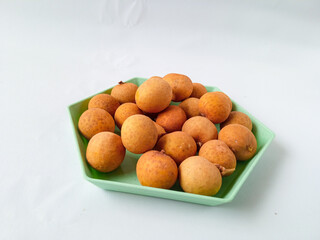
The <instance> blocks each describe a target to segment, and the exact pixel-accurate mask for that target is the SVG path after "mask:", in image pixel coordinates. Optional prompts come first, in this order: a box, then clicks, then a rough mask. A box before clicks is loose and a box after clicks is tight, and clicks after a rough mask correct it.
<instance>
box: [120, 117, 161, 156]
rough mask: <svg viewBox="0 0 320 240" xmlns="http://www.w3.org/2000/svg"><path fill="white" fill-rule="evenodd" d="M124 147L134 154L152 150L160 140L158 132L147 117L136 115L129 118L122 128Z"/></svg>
mask: <svg viewBox="0 0 320 240" xmlns="http://www.w3.org/2000/svg"><path fill="white" fill-rule="evenodd" d="M121 139H122V142H123V145H124V146H125V148H126V149H127V150H129V151H130V152H132V153H136V154H140V153H144V152H146V151H148V150H151V149H152V148H153V147H154V145H155V144H156V142H157V140H158V131H157V128H156V126H155V125H154V123H153V121H152V120H151V119H150V118H148V117H147V116H144V115H140V114H136V115H132V116H130V117H128V118H127V119H126V120H125V121H124V123H123V124H122V128H121Z"/></svg>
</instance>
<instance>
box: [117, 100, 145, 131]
mask: <svg viewBox="0 0 320 240" xmlns="http://www.w3.org/2000/svg"><path fill="white" fill-rule="evenodd" d="M135 114H142V111H141V110H140V109H139V108H138V106H137V104H135V103H124V104H122V105H120V107H118V109H117V111H116V113H115V114H114V120H115V121H116V124H117V126H118V128H120V129H121V127H122V124H123V123H124V121H125V120H126V119H127V118H128V117H130V116H132V115H135Z"/></svg>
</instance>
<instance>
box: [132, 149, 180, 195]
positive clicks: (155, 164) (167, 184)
mask: <svg viewBox="0 0 320 240" xmlns="http://www.w3.org/2000/svg"><path fill="white" fill-rule="evenodd" d="M136 172H137V177H138V180H139V182H140V184H141V185H143V186H148V187H156V188H164V189H169V188H171V187H172V186H173V185H174V184H175V182H176V181H177V178H178V167H177V165H176V163H175V162H174V161H173V159H172V158H171V157H169V156H168V155H166V154H164V153H162V152H158V151H154V150H152V151H148V152H146V153H144V154H143V155H142V156H141V157H140V158H139V160H138V162H137V166H136Z"/></svg>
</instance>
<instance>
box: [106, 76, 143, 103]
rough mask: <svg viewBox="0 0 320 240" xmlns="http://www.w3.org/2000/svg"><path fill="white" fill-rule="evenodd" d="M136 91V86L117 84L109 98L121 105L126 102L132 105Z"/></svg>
mask: <svg viewBox="0 0 320 240" xmlns="http://www.w3.org/2000/svg"><path fill="white" fill-rule="evenodd" d="M137 89H138V86H137V85H135V84H134V83H124V82H122V81H121V82H119V85H117V86H115V87H114V88H113V89H112V91H111V96H113V97H114V98H115V99H117V100H118V101H119V102H120V103H121V104H122V103H127V102H131V103H134V102H135V95H136V91H137Z"/></svg>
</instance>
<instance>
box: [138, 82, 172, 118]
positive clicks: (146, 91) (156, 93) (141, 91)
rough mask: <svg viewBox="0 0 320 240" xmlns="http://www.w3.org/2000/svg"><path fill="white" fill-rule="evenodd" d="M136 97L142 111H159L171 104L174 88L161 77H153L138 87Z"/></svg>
mask: <svg viewBox="0 0 320 240" xmlns="http://www.w3.org/2000/svg"><path fill="white" fill-rule="evenodd" d="M135 99H136V103H137V105H138V107H139V108H140V109H141V110H142V111H144V112H148V113H158V112H161V111H162V110H164V109H166V108H167V107H168V106H169V104H170V102H171V99H172V89H171V87H170V85H169V84H168V83H167V82H166V81H164V80H163V79H162V78H161V77H151V78H149V79H148V80H147V81H145V82H144V83H142V84H141V86H140V87H139V88H138V90H137V92H136V95H135Z"/></svg>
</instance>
